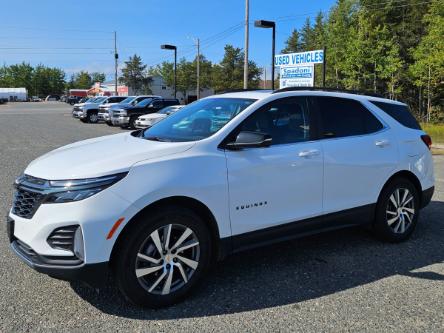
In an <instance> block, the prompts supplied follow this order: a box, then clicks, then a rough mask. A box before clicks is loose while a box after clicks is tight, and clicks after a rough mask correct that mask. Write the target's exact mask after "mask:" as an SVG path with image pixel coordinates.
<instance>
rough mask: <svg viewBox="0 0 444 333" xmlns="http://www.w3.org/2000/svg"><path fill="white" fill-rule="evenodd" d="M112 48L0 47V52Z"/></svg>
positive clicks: (105, 48) (99, 48) (106, 48)
mask: <svg viewBox="0 0 444 333" xmlns="http://www.w3.org/2000/svg"><path fill="white" fill-rule="evenodd" d="M112 49H113V48H112V47H0V50H112Z"/></svg>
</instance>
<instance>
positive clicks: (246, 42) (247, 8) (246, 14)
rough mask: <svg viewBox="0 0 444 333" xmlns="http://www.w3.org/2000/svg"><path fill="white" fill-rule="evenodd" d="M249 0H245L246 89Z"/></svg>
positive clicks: (246, 85)
mask: <svg viewBox="0 0 444 333" xmlns="http://www.w3.org/2000/svg"><path fill="white" fill-rule="evenodd" d="M249 16H250V14H249V0H245V48H244V89H248V39H249V33H248V30H249V25H250V22H249V21H250V19H249Z"/></svg>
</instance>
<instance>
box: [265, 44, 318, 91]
mask: <svg viewBox="0 0 444 333" xmlns="http://www.w3.org/2000/svg"><path fill="white" fill-rule="evenodd" d="M324 54H325V49H324V50H314V51H308V52H298V53H289V54H278V55H276V56H275V58H274V64H275V66H277V67H280V74H281V75H280V80H279V85H280V88H285V87H313V86H314V74H315V71H314V65H315V64H325V62H324V60H325V59H324ZM323 73H324V74H323V75H324V77H323V84H324V85H325V66H324V70H323Z"/></svg>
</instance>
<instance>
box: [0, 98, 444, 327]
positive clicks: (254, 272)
mask: <svg viewBox="0 0 444 333" xmlns="http://www.w3.org/2000/svg"><path fill="white" fill-rule="evenodd" d="M70 110H71V107H69V106H68V105H66V104H64V103H58V102H53V103H16V104H12V103H10V104H8V105H0V153H1V159H0V214H1V216H5V215H6V214H7V212H8V209H9V207H10V205H11V199H12V186H11V184H12V182H13V180H14V178H15V177H16V176H17V175H19V174H20V173H21V172H22V171H23V169H24V168H25V167H26V165H27V164H28V163H29V162H30V161H31V160H33V159H34V158H36V157H37V156H39V155H41V154H43V153H45V152H47V151H49V150H52V149H54V148H56V147H59V146H62V145H65V144H68V143H71V142H74V141H78V140H81V139H85V138H90V137H95V136H101V135H106V134H111V133H117V132H120V131H121V130H120V129H116V128H110V127H108V126H106V125H103V124H83V123H81V122H79V121H78V120H76V119H73V118H72V117H71V113H70ZM435 171H436V178H437V190H436V192H435V195H434V198H433V200H432V203H431V204H430V205H429V206H428V207H427V208H426V209H425V210H424V211H422V215H421V218H420V224H419V226H418V228H417V230H416V232H415V233H414V235H413V237H412V239H411V240H409V241H407V242H405V243H402V244H396V245H394V244H383V243H380V242H379V241H377V240H375V239H374V238H372V236H371V235H369V233H368V232H366V231H365V230H362V229H350V230H345V231H337V232H331V233H328V234H323V235H318V236H313V237H310V238H306V239H301V240H296V241H292V242H288V243H284V244H280V245H275V246H271V247H266V248H262V249H258V250H254V251H249V252H245V253H242V254H239V255H237V256H235V257H234V256H233V257H230V258H228V259H226V260H225V261H223V262H220V263H218V264H217V266H216V267H215V268H214V270H213V271H212V272H211V274H210V276H209V277H208V279H207V280H206V284H205V285H204V286H203V288H201V289H200V290H199V291H198V292H197V294H195V295H194V296H193V297H191V298H190V299H188V300H187V301H185V302H184V303H181V304H179V305H176V306H174V307H171V308H168V309H162V310H157V311H154V310H144V309H140V308H135V307H133V306H131V305H129V304H127V303H125V302H124V301H123V300H122V299H121V298H120V296H119V294H118V292H117V291H116V290H115V289H114V288H113V287H112V286H109V287H107V288H105V289H103V290H100V291H95V290H92V289H89V288H87V287H84V286H83V285H81V284H78V283H71V284H70V283H68V282H63V281H57V280H54V279H51V278H49V277H47V276H45V275H41V274H38V273H36V272H34V271H33V270H32V269H30V268H28V267H27V266H26V265H25V264H23V263H22V262H21V261H20V260H19V259H18V258H16V257H15V256H14V255H13V254H12V252H11V251H10V250H9V244H8V241H7V237H6V233H5V232H2V233H0V332H16V331H39V330H44V331H83V332H88V331H137V332H138V331H146V332H148V331H149V332H152V331H224V332H231V331H242V332H245V331H305V332H306V331H314V332H321V331H335V332H336V331H354V332H356V331H372V332H380V331H384V332H385V331H396V332H406V331H408V332H413V331H422V332H444V156H436V157H435ZM4 229H5V228H3V230H4Z"/></svg>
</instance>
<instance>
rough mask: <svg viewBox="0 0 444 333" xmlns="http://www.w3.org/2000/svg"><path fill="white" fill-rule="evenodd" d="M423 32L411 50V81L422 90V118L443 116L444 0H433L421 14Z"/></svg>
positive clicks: (442, 118)
mask: <svg viewBox="0 0 444 333" xmlns="http://www.w3.org/2000/svg"><path fill="white" fill-rule="evenodd" d="M423 23H424V25H425V27H426V28H425V31H426V33H425V36H424V37H423V38H422V39H421V42H420V43H419V45H418V46H417V47H416V48H415V49H414V50H413V58H414V60H415V62H414V63H413V64H411V66H410V72H411V74H412V76H413V79H414V84H415V85H416V86H418V87H421V88H423V89H424V90H425V92H426V100H427V117H426V119H427V120H429V119H432V120H441V121H443V120H444V105H443V104H442V101H443V99H444V37H443V36H444V2H443V1H442V0H434V1H433V2H432V4H431V6H430V10H429V12H428V13H427V14H426V15H425V16H424V18H423Z"/></svg>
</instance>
